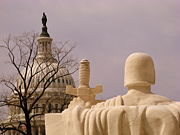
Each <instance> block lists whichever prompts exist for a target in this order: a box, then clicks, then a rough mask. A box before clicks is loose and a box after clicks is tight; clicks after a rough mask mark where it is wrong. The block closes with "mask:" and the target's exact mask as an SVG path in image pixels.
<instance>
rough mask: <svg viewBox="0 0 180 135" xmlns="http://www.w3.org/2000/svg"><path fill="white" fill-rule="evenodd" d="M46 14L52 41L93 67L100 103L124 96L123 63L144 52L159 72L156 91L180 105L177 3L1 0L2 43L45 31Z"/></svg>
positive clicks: (155, 0)
mask: <svg viewBox="0 0 180 135" xmlns="http://www.w3.org/2000/svg"><path fill="white" fill-rule="evenodd" d="M42 12H46V14H47V17H48V22H47V25H48V31H49V34H50V35H51V37H52V38H53V39H54V41H66V40H70V41H71V42H73V43H75V44H76V45H77V46H76V48H75V50H74V52H73V55H74V56H75V57H76V58H78V60H79V61H80V60H81V59H82V58H87V59H88V60H89V61H90V62H91V87H95V85H96V84H102V85H103V88H104V93H103V94H100V95H99V96H98V98H100V99H106V98H110V97H113V96H115V95H120V94H121V95H123V94H125V93H126V92H127V89H126V88H124V86H123V78H124V62H125V60H126V58H127V56H128V55H129V54H131V53H133V52H145V53H148V54H149V55H151V56H152V57H153V60H154V63H155V67H156V84H155V86H153V87H152V91H153V92H155V93H158V94H161V95H163V96H166V97H169V98H171V99H174V100H180V85H179V84H180V14H179V13H180V1H179V0H0V38H1V39H2V38H4V37H7V36H8V35H9V34H12V35H20V34H22V33H24V32H31V31H35V32H41V17H42ZM0 53H1V57H0V70H1V71H0V72H1V73H6V72H7V71H8V70H7V69H8V67H7V65H5V64H4V60H5V59H6V58H5V57H4V55H3V51H2V50H0ZM77 75H78V74H76V76H77ZM76 78H77V77H76Z"/></svg>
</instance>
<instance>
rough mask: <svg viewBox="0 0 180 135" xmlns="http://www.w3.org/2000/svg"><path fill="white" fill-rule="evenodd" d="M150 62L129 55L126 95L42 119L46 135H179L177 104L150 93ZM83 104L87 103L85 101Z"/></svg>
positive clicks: (143, 56)
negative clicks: (44, 123)
mask: <svg viewBox="0 0 180 135" xmlns="http://www.w3.org/2000/svg"><path fill="white" fill-rule="evenodd" d="M154 83H155V70H154V64H153V60H152V58H151V57H150V56H148V55H147V54H144V53H134V54H132V55H130V56H129V57H128V58H127V60H126V64H125V80H124V85H125V87H127V88H128V92H127V94H126V95H123V96H117V97H114V98H112V99H108V100H106V101H105V102H102V103H97V104H96V105H93V106H92V107H91V108H86V107H85V106H83V105H82V104H79V105H78V102H76V103H77V104H76V105H75V106H73V107H70V108H68V109H66V110H65V111H64V112H63V113H61V114H47V115H46V117H45V122H46V134H47V135H180V103H179V102H175V101H171V100H170V99H168V98H165V97H162V96H159V95H157V94H153V93H152V92H151V89H150V88H151V85H152V84H154ZM84 102H86V101H84Z"/></svg>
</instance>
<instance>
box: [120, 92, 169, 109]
mask: <svg viewBox="0 0 180 135" xmlns="http://www.w3.org/2000/svg"><path fill="white" fill-rule="evenodd" d="M122 98H123V101H124V104H125V105H128V106H131V105H133V106H136V105H158V104H169V103H171V102H172V100H170V99H168V98H166V97H163V96H160V95H157V94H153V93H148V94H147V93H146V94H143V93H135V94H134V93H133V94H126V95H124V96H123V97H122Z"/></svg>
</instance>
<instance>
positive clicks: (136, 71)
mask: <svg viewBox="0 0 180 135" xmlns="http://www.w3.org/2000/svg"><path fill="white" fill-rule="evenodd" d="M152 84H155V69H154V63H153V60H152V58H151V57H150V56H149V55H147V54H145V53H133V54H131V55H130V56H129V57H128V58H127V60H126V63H125V76H124V86H125V87H127V88H129V87H142V86H148V87H149V86H151V85H152Z"/></svg>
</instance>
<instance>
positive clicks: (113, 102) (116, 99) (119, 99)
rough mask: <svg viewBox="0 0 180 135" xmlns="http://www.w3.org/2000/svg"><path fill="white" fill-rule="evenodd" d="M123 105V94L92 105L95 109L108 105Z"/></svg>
mask: <svg viewBox="0 0 180 135" xmlns="http://www.w3.org/2000/svg"><path fill="white" fill-rule="evenodd" d="M120 105H123V100H122V96H117V97H113V98H110V99H108V100H106V101H104V102H101V103H98V104H96V105H94V106H92V108H93V109H97V108H102V107H108V106H120Z"/></svg>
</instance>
